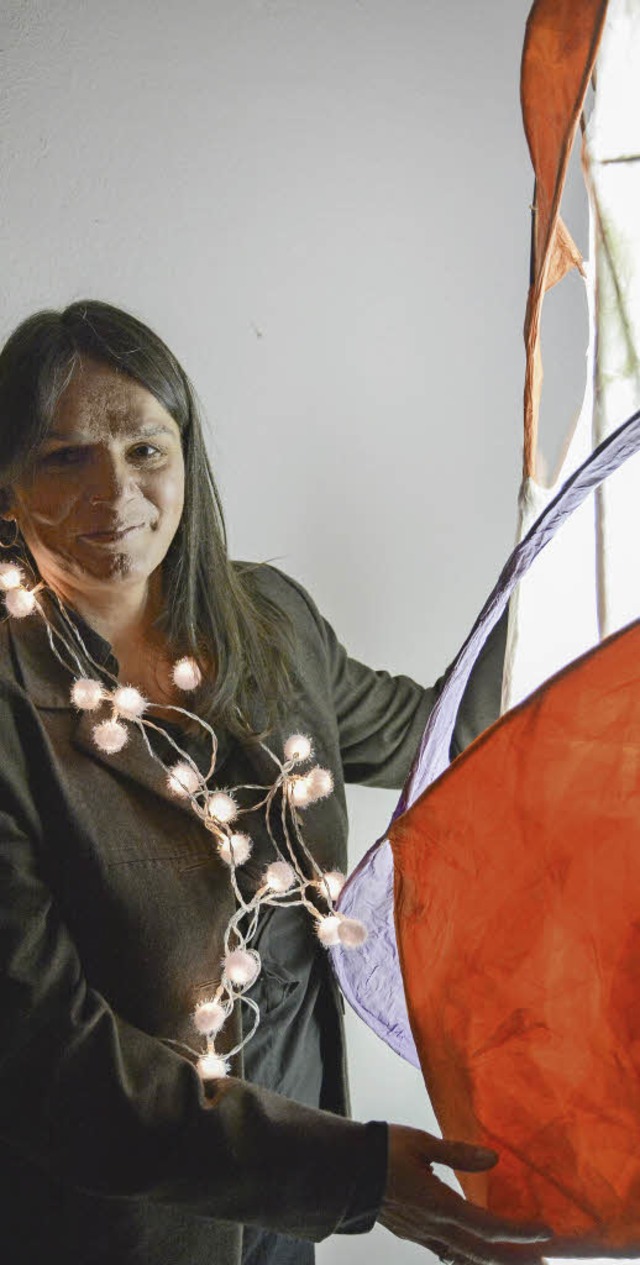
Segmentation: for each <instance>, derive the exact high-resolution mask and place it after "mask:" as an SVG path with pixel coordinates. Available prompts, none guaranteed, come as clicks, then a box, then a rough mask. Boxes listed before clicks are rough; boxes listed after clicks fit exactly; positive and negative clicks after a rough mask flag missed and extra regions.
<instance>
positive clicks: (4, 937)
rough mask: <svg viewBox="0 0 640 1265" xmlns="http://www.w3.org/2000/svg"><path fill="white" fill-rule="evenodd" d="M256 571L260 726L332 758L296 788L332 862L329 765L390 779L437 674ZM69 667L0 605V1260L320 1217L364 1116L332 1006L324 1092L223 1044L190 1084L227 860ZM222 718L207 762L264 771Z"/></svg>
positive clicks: (31, 622)
mask: <svg viewBox="0 0 640 1265" xmlns="http://www.w3.org/2000/svg"><path fill="white" fill-rule="evenodd" d="M260 583H261V584H262V585H263V586H264V588H265V590H266V592H267V593H268V594H269V596H270V597H271V598H272V599H273V600H274V601H275V602H277V603H278V604H279V605H280V606H281V607H282V608H283V609H284V610H285V611H286V612H287V613H288V615H289V617H290V619H291V621H292V625H293V629H294V633H295V647H296V650H295V654H296V675H297V678H298V681H299V683H300V684H299V689H298V692H297V696H296V699H295V703H294V705H292V708H291V714H290V716H289V717H288V724H287V725H286V726H284V727H283V729H282V732H280V733H275V734H272V735H271V736H270V738H269V745H270V746H271V747H272V748H273V749H274V750H275V751H276V752H278V751H281V749H282V744H283V742H284V740H285V739H286V737H287V736H288V734H290V733H292V732H304V733H308V734H310V735H311V736H312V738H313V742H314V748H315V753H316V757H317V760H318V762H319V763H321V764H322V765H325V766H327V767H328V768H330V769H331V770H332V771H333V773H334V776H335V792H334V794H333V795H332V796H331V797H330V798H329V799H327V800H325V801H323V802H321V803H318V804H316V805H314V806H312V807H310V808H309V809H308V810H307V813H306V816H305V831H306V837H307V839H308V841H310V843H311V845H312V847H313V851H314V854H315V856H316V858H317V860H318V861H319V862H320V864H321V865H323V866H325V867H327V868H329V869H334V868H340V869H343V868H345V867H346V838H347V814H346V807H345V795H344V781H345V780H346V781H353V782H360V783H366V784H368V785H373V786H387V787H398V786H400V785H401V783H402V781H403V779H404V777H405V775H406V773H407V770H408V767H409V765H410V762H411V759H412V756H413V754H414V750H415V747H416V744H417V741H418V739H419V737H420V734H421V732H422V728H423V725H424V723H425V719H426V717H427V715H428V713H429V710H430V708H431V707H432V704H433V700H434V697H435V691H434V690H433V689H427V690H423V689H421V688H420V687H419V686H418V685H416V684H415V683H414V682H412V681H410V680H409V679H408V678H406V677H391V676H389V675H388V674H387V673H384V672H374V671H372V670H371V669H369V668H366V667H364V666H363V665H361V664H359V663H358V662H356V661H355V660H353V659H350V658H349V657H348V656H347V654H346V652H345V651H344V649H343V648H342V647H341V646H340V644H339V642H338V641H337V639H336V637H335V635H334V633H333V631H332V629H331V628H330V627H329V626H328V625H327V624H326V622H325V621H324V620H323V619H322V618H321V617H320V615H319V614H318V612H317V610H316V608H315V606H314V605H313V603H312V602H311V600H310V598H309V597H308V595H307V594H306V593H305V592H304V590H303V589H302V588H301V587H300V586H299V585H297V584H296V583H294V582H293V581H291V580H289V579H287V578H286V577H285V576H283V575H281V574H280V573H279V572H277V571H275V570H273V569H271V568H263V569H261V571H260ZM92 650H93V653H94V655H97V656H99V657H100V659H101V661H103V662H105V663H109V666H110V668H111V670H113V668H114V667H115V666H116V665H115V664H114V662H113V660H111V661H110V662H109V654H110V651H109V647H108V646H107V645H106V643H104V642H101V641H100V639H98V638H95V637H94V638H93V640H92ZM501 653H502V648H501V644H498V642H495V639H494V647H493V649H491V648H490V652H489V654H488V656H486V658H485V664H484V666H483V667H482V669H481V670H480V671H479V672H477V673H476V677H475V681H474V683H473V685H472V688H470V690H469V691H468V694H467V697H466V699H465V702H464V704H463V708H462V709H461V715H460V718H459V725H458V731H457V738H456V741H457V742H458V744H459V745H460V746H462V745H465V743H466V741H468V739H469V738H470V737H471V736H473V734H474V733H475V732H478V731H479V730H480V729H482V728H483V727H484V726H485V725H486V724H487V723H488V722H489V721H490V720H492V719H493V718H494V717H495V715H496V713H497V706H498V695H499V679H500V670H499V669H500V662H501ZM69 688H70V676H69V674H68V673H67V671H66V669H64V668H63V667H62V666H61V665H60V664H58V663H57V661H56V660H55V659H54V657H53V655H52V653H51V650H50V648H49V645H48V642H47V639H46V635H45V631H44V627H43V624H42V622H41V620H40V618H39V617H38V616H37V615H33V616H29V617H28V618H27V619H25V620H22V621H17V620H13V621H11V622H10V623H5V624H4V625H3V626H2V627H1V628H0V706H1V708H2V713H1V721H0V967H1V980H0V1029H1V1039H0V1155H1V1161H0V1162H1V1163H2V1183H1V1184H0V1189H1V1190H2V1195H1V1196H0V1199H1V1204H2V1223H3V1244H4V1248H5V1253H6V1259H8V1260H10V1261H11V1263H12V1265H21V1263H22V1262H25V1263H26V1262H30V1263H31V1262H35V1261H36V1260H38V1261H40V1260H42V1259H58V1258H60V1259H67V1260H74V1261H75V1262H78V1265H85V1262H86V1265H89V1263H91V1265H93V1263H94V1262H113V1265H116V1262H117V1265H130V1262H134V1261H135V1262H140V1263H142V1262H144V1263H145V1265H169V1262H170V1265H200V1263H201V1262H202V1265H204V1262H205V1261H206V1262H207V1263H208V1265H237V1263H238V1261H239V1259H240V1244H241V1226H242V1223H246V1224H253V1225H260V1226H264V1227H267V1228H269V1229H271V1230H273V1231H276V1232H280V1233H283V1234H290V1235H294V1236H300V1237H303V1238H309V1239H314V1240H319V1239H321V1238H323V1237H325V1236H326V1235H328V1234H331V1233H332V1231H334V1230H335V1229H336V1228H339V1227H340V1223H341V1221H342V1219H343V1218H344V1216H345V1214H346V1213H348V1212H349V1210H351V1211H353V1209H354V1208H355V1209H358V1190H359V1183H361V1184H362V1187H363V1190H367V1189H370V1187H371V1174H370V1171H369V1168H368V1165H370V1159H369V1150H370V1148H369V1146H368V1137H369V1135H368V1133H367V1128H366V1126H364V1125H362V1124H357V1123H354V1122H352V1121H350V1120H348V1119H345V1118H343V1116H341V1115H340V1114H336V1113H338V1112H340V1111H342V1110H343V1109H344V1104H345V1082H344V1060H343V1055H342V1029H341V1021H340V1014H339V1007H338V1005H337V1003H336V1002H335V1000H332V1002H331V1006H330V1008H329V1014H328V1017H327V1020H326V1022H327V1026H328V1039H327V1043H326V1050H327V1053H326V1068H325V1082H324V1083H323V1091H322V1103H323V1105H324V1106H326V1107H327V1108H329V1109H330V1110H317V1109H311V1108H309V1107H305V1106H304V1105H301V1104H299V1103H296V1102H293V1101H291V1100H290V1099H288V1098H285V1097H282V1096H280V1095H278V1094H275V1093H271V1092H269V1091H268V1090H265V1089H263V1088H259V1087H257V1086H255V1085H252V1084H249V1083H247V1082H246V1081H244V1080H243V1079H242V1066H241V1064H240V1062H239V1060H238V1059H236V1060H235V1063H234V1066H233V1071H234V1073H235V1074H234V1075H232V1076H230V1077H229V1078H228V1079H226V1080H224V1081H219V1082H216V1083H215V1087H214V1088H210V1089H209V1090H208V1091H207V1094H205V1092H204V1091H203V1086H202V1083H201V1081H200V1078H199V1076H198V1075H197V1073H196V1071H195V1068H194V1066H193V1061H192V1060H191V1059H190V1058H189V1057H188V1056H187V1055H186V1054H185V1053H184V1052H183V1050H182V1048H181V1046H180V1044H179V1043H181V1042H183V1043H186V1044H189V1045H193V1042H194V1036H195V1034H194V1031H193V1028H192V1019H191V1017H192V1013H193V1008H194V1005H195V1004H196V1002H197V1000H198V999H199V998H200V997H202V996H205V995H207V993H210V991H211V986H212V984H214V983H215V982H216V981H217V980H218V979H219V976H220V963H221V957H222V937H223V932H224V929H225V927H226V924H227V921H228V919H229V917H230V914H231V913H232V909H233V903H232V896H231V891H230V885H229V878H228V870H227V868H226V867H225V866H224V865H223V864H222V862H221V861H220V859H219V857H218V856H217V854H216V853H215V851H214V850H213V849H212V847H211V835H210V834H209V833H208V832H207V831H206V830H205V829H204V828H203V827H202V825H201V823H200V822H199V820H198V819H197V818H196V817H195V815H194V814H193V812H192V810H191V809H190V808H189V806H188V805H187V806H186V807H185V804H184V801H182V802H181V801H180V800H177V799H176V798H175V797H174V796H173V795H172V794H171V793H170V791H169V790H168V788H167V785H166V780H165V775H164V773H163V771H162V768H161V767H160V766H159V764H158V763H156V762H154V761H153V760H152V759H151V758H150V757H149V754H148V752H147V751H146V750H145V748H144V745H143V741H142V739H141V738H140V736H139V734H138V733H137V731H135V730H134V732H133V735H132V738H131V740H130V741H129V743H128V745H127V746H126V747H125V748H124V749H123V750H122V751H121V752H119V753H118V754H117V755H110V756H109V755H105V754H103V753H101V752H100V751H99V750H98V749H97V748H96V746H95V744H94V743H93V740H92V737H91V729H92V727H93V725H94V724H95V723H96V715H95V713H78V712H77V711H75V710H74V709H73V707H72V706H71V703H70V698H69ZM132 728H133V727H132ZM220 739H221V741H220V753H219V759H218V765H217V770H216V775H215V777H216V782H217V785H219V786H222V787H233V786H234V785H238V784H247V783H259V784H264V783H271V782H272V780H273V765H272V764H271V762H270V760H269V758H268V756H267V755H266V754H265V753H264V752H263V751H261V750H260V748H259V747H257V746H256V745H253V746H251V747H247V746H242V745H240V744H239V743H237V742H235V741H232V740H231V739H230V738H229V737H228V735H224V734H222V735H220ZM250 833H252V834H254V836H256V838H257V835H258V833H259V824H258V822H257V821H256V823H254V824H252V825H251V826H250ZM271 965H272V966H274V967H275V970H274V976H275V978H276V979H277V978H278V964H277V963H275V964H271ZM269 968H270V964H269V962H265V969H266V970H267V972H268V971H269ZM332 998H333V994H332ZM279 1000H281V998H280V999H279V998H278V996H276V997H275V1001H274V1007H275V1011H276V1013H275V1014H274V1015H272V1016H269V1015H267V1016H266V1021H267V1022H268V1021H269V1019H271V1020H272V1021H274V1020H275V1021H276V1022H277V1019H278V1014H277V1007H278V1004H279ZM237 1036H238V1033H237V1031H233V1030H232V1031H230V1032H229V1034H228V1036H227V1044H228V1048H230V1045H231V1043H233V1042H234V1041H235V1040H237ZM380 1114H381V1115H384V1101H381V1103H380ZM363 1198H365V1202H366V1196H364V1195H363ZM363 1211H366V1207H365V1206H364V1205H363Z"/></svg>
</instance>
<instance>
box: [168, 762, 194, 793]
mask: <svg viewBox="0 0 640 1265" xmlns="http://www.w3.org/2000/svg"><path fill="white" fill-rule="evenodd" d="M167 784H168V786H169V790H170V791H173V793H174V795H179V796H180V797H181V798H182V799H186V798H187V796H189V795H195V793H196V791H197V789H198V787H199V785H200V778H199V776H198V773H197V771H196V770H195V769H194V768H193V765H191V764H188V763H187V761H186V760H179V761H178V763H177V764H174V765H173V768H171V769H170V770H169V775H168V777H167Z"/></svg>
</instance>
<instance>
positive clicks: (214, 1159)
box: [0, 698, 369, 1239]
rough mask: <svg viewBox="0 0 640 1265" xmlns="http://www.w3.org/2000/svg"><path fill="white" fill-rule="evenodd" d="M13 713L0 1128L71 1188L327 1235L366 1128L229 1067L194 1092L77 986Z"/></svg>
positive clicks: (4, 831) (4, 874) (190, 1080)
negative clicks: (230, 1072)
mask: <svg viewBox="0 0 640 1265" xmlns="http://www.w3.org/2000/svg"><path fill="white" fill-rule="evenodd" d="M5 704H6V700H5ZM0 705H1V700H0ZM23 710H24V711H25V712H27V713H28V711H29V706H28V702H27V701H26V700H25V702H24V709H23ZM19 712H20V700H19V699H18V700H17V701H16V699H15V698H14V699H13V700H11V702H10V705H4V706H2V707H1V712H0V714H1V716H2V725H3V750H4V756H5V758H4V760H3V764H2V769H1V770H0V971H1V974H0V1134H1V1135H2V1137H3V1138H4V1140H5V1142H6V1143H7V1144H8V1146H9V1147H10V1148H11V1149H13V1151H14V1152H17V1153H19V1154H21V1155H22V1156H24V1157H26V1158H28V1159H29V1160H30V1161H31V1162H33V1163H35V1164H36V1165H38V1166H39V1167H40V1168H42V1169H45V1170H49V1171H50V1172H51V1173H52V1174H54V1175H55V1177H56V1178H57V1179H58V1180H62V1181H66V1182H68V1183H70V1184H71V1185H72V1186H75V1187H77V1188H80V1189H84V1190H87V1191H90V1192H94V1193H101V1194H107V1195H120V1196H144V1197H145V1198H148V1199H152V1200H162V1201H165V1202H167V1203H171V1204H178V1205H182V1206H183V1207H184V1208H185V1209H187V1210H190V1211H193V1212H198V1213H199V1214H201V1215H205V1216H208V1217H212V1218H215V1219H220V1220H227V1221H240V1222H245V1223H249V1224H256V1225H261V1226H264V1227H266V1228H268V1229H271V1230H274V1231H279V1232H281V1233H285V1234H290V1235H294V1236H295V1235H297V1236H300V1237H304V1238H311V1239H321V1238H323V1237H324V1236H325V1235H327V1234H330V1233H331V1232H332V1231H333V1230H334V1229H335V1228H336V1227H337V1226H338V1225H339V1224H340V1222H341V1221H342V1220H343V1218H344V1217H345V1215H346V1214H347V1212H348V1209H349V1207H350V1204H351V1202H352V1196H353V1192H354V1190H355V1189H356V1188H357V1184H358V1181H359V1179H360V1174H361V1173H362V1172H364V1171H366V1169H367V1154H368V1145H369V1144H368V1137H369V1134H368V1131H367V1126H365V1125H361V1124H356V1123H353V1122H350V1121H347V1120H343V1119H342V1118H340V1117H338V1116H334V1115H332V1114H330V1113H328V1112H322V1111H316V1110H312V1109H308V1108H305V1107H302V1106H299V1105H297V1104H294V1103H292V1102H290V1101H289V1100H287V1099H284V1098H282V1097H280V1096H279V1095H277V1094H272V1093H269V1092H267V1091H265V1090H261V1089H258V1088H256V1087H253V1086H251V1085H248V1084H246V1083H245V1082H243V1081H241V1080H238V1079H236V1078H234V1077H229V1078H228V1079H225V1080H222V1081H218V1082H215V1083H213V1088H212V1089H211V1092H210V1096H208V1097H207V1096H205V1093H204V1091H203V1087H202V1084H201V1082H200V1079H199V1077H198V1075H197V1072H196V1071H195V1069H194V1067H193V1066H192V1064H191V1063H190V1062H189V1060H188V1059H186V1058H184V1057H182V1056H180V1055H179V1054H178V1053H176V1052H175V1051H174V1050H172V1049H171V1048H170V1047H169V1046H167V1045H165V1044H164V1043H163V1042H162V1041H160V1040H157V1039H155V1038H153V1037H151V1036H149V1035H148V1034H146V1033H145V1032H143V1031H141V1030H139V1029H137V1028H135V1027H133V1026H131V1025H130V1024H128V1023H126V1022H124V1021H123V1020H122V1019H121V1018H119V1017H118V1016H117V1015H116V1014H114V1012H113V1011H112V1010H111V1009H110V1007H109V1006H108V1004H107V1003H106V1001H105V1000H104V998H103V997H102V996H101V995H100V994H99V993H98V992H96V991H95V990H94V989H92V988H91V986H90V983H89V982H88V981H87V979H86V978H85V977H84V975H83V970H82V966H81V962H80V960H79V957H78V954H77V951H76V949H75V946H74V943H73V941H72V938H71V936H70V935H69V933H68V931H67V929H66V928H65V925H64V923H63V920H62V918H61V916H60V912H59V909H58V908H57V907H56V902H55V900H54V898H53V896H52V894H51V891H50V888H49V886H48V885H47V882H46V881H45V877H44V875H45V872H46V846H47V840H46V823H43V822H42V821H41V820H40V819H39V816H38V814H37V813H36V810H35V808H34V806H33V800H32V799H31V797H30V795H29V791H28V786H29V781H28V768H27V760H26V757H25V743H26V749H27V750H28V749H29V746H30V743H29V738H30V735H29V729H28V724H29V717H28V715H27V716H26V719H25V718H24V717H23V723H22V724H19V723H18V721H17V716H18V714H19ZM79 898H80V894H79Z"/></svg>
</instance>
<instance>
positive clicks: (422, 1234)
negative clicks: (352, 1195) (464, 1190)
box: [378, 1124, 551, 1265]
mask: <svg viewBox="0 0 640 1265" xmlns="http://www.w3.org/2000/svg"><path fill="white" fill-rule="evenodd" d="M497 1160H498V1156H497V1155H496V1153H495V1151H487V1150H484V1149H483V1148H481V1147H477V1146H469V1145H468V1144H467V1143H466V1142H444V1141H443V1140H442V1139H441V1138H435V1137H432V1135H431V1134H430V1133H423V1132H422V1131H421V1130H420V1129H410V1128H406V1127H405V1126H404V1125H396V1124H391V1125H389V1164H388V1175H387V1185H386V1190H385V1194H384V1198H383V1201H382V1207H381V1210H380V1213H379V1216H378V1221H379V1223H380V1224H381V1225H383V1226H386V1228H387V1230H391V1232H392V1233H393V1234H396V1235H397V1236H398V1238H401V1239H410V1240H411V1241H412V1242H413V1243H420V1244H422V1246H423V1247H426V1248H429V1249H430V1250H431V1251H432V1252H435V1253H436V1255H437V1256H439V1257H440V1259H441V1260H442V1261H444V1262H447V1263H448V1265H540V1262H541V1261H542V1256H541V1255H540V1252H539V1251H538V1250H536V1246H535V1245H536V1244H542V1243H548V1241H549V1240H550V1239H551V1232H550V1231H549V1230H547V1229H546V1228H545V1227H544V1226H540V1225H528V1226H515V1225H512V1224H511V1223H510V1222H509V1221H504V1220H503V1219H502V1218H501V1217H496V1216H494V1215H493V1213H491V1212H487V1210H486V1209H485V1208H479V1207H478V1205H477V1204H473V1203H468V1202H467V1200H465V1199H463V1197H462V1195H459V1194H457V1192H456V1191H455V1190H452V1189H451V1188H450V1187H449V1186H447V1185H446V1184H445V1183H444V1182H442V1181H440V1179H439V1178H438V1177H436V1176H435V1174H434V1173H432V1171H431V1165H432V1164H447V1165H449V1167H450V1168H454V1169H460V1170H461V1171H463V1172H468V1173H474V1172H482V1171H483V1170H485V1169H488V1168H493V1166H494V1164H496V1163H497Z"/></svg>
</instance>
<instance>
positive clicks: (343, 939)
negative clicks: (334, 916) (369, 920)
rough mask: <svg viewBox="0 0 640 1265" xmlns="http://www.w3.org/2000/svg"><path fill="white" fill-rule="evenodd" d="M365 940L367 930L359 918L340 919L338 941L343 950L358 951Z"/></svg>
mask: <svg viewBox="0 0 640 1265" xmlns="http://www.w3.org/2000/svg"><path fill="white" fill-rule="evenodd" d="M366 938H367V928H366V927H365V925H364V923H363V922H360V920H359V918H341V919H340V926H339V927H338V940H339V941H340V944H341V945H342V947H343V949H359V948H360V945H361V944H364V942H365V940H366Z"/></svg>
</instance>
